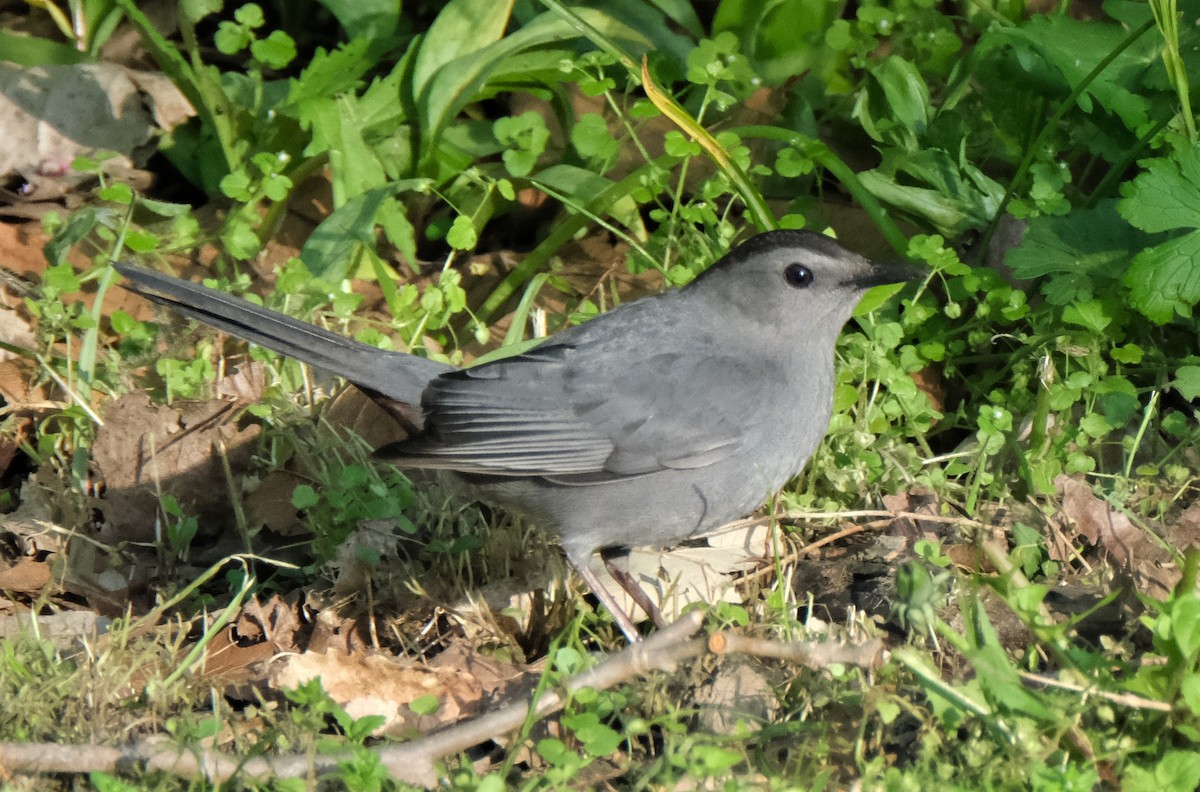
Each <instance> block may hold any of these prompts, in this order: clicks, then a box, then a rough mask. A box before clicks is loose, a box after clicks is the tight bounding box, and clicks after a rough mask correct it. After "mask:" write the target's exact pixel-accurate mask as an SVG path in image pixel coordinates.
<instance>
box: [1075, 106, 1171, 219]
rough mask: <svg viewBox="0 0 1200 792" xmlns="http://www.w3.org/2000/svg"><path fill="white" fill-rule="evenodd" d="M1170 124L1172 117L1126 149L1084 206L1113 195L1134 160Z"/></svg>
mask: <svg viewBox="0 0 1200 792" xmlns="http://www.w3.org/2000/svg"><path fill="white" fill-rule="evenodd" d="M1170 123H1171V117H1170V116H1168V117H1167V118H1164V119H1163V120H1161V121H1159V122H1158V123H1157V124H1155V125H1154V126H1152V127H1150V129H1149V130H1147V131H1146V133H1145V134H1144V135H1142V136H1141V137H1140V138H1138V141H1137V144H1136V145H1133V146H1130V147H1129V148H1128V149H1126V150H1125V153H1124V154H1122V155H1121V159H1119V160H1117V161H1116V162H1114V163H1113V164H1112V166H1111V167H1110V168H1109V169H1108V172H1107V173H1105V174H1104V178H1102V179H1101V180H1100V183H1099V184H1097V185H1096V188H1095V189H1094V190H1092V193H1091V195H1089V196H1088V197H1087V200H1086V201H1085V202H1084V206H1087V207H1093V206H1095V205H1096V203H1097V202H1099V201H1100V199H1101V198H1104V197H1105V196H1108V195H1111V194H1112V193H1113V191H1114V188H1115V187H1116V184H1117V182H1119V181H1121V180H1122V179H1124V178H1125V173H1126V172H1127V171H1128V170H1129V166H1130V165H1132V164H1133V162H1134V160H1136V159H1137V158H1138V157H1140V156H1142V154H1144V153H1145V151H1146V149H1148V148H1149V147H1150V141H1152V140H1154V138H1156V137H1157V136H1158V133H1160V132H1162V131H1163V130H1164V129H1166V128H1167V126H1168V125H1169V124H1170Z"/></svg>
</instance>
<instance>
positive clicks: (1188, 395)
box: [1171, 366, 1200, 401]
mask: <svg viewBox="0 0 1200 792" xmlns="http://www.w3.org/2000/svg"><path fill="white" fill-rule="evenodd" d="M1171 386H1172V387H1173V388H1175V390H1177V391H1179V395H1180V396H1182V397H1183V398H1185V399H1187V400H1188V401H1194V400H1195V399H1197V398H1200V366H1180V367H1179V368H1177V369H1175V379H1174V380H1173V381H1172V382H1171Z"/></svg>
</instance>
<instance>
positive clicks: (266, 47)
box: [250, 30, 296, 69]
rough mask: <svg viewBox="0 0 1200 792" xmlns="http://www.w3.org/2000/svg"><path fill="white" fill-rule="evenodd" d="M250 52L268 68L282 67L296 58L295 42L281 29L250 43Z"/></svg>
mask: <svg viewBox="0 0 1200 792" xmlns="http://www.w3.org/2000/svg"><path fill="white" fill-rule="evenodd" d="M250 54H252V55H253V56H254V58H255V59H256V60H258V61H261V62H262V63H265V64H266V65H267V67H268V68H271V69H282V68H283V67H284V66H287V65H288V64H289V63H291V62H292V61H293V60H295V59H296V42H295V41H293V40H292V37H291V36H289V35H288V34H287V33H284V32H283V31H282V30H274V31H271V35H269V36H267V37H266V38H264V39H259V40H258V41H255V42H252V43H251V44H250Z"/></svg>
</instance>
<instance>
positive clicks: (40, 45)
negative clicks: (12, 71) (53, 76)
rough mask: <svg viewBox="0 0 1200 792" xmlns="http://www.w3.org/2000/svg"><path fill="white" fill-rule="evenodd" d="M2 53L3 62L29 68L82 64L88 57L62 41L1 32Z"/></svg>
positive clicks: (0, 46) (0, 49)
mask: <svg viewBox="0 0 1200 792" xmlns="http://www.w3.org/2000/svg"><path fill="white" fill-rule="evenodd" d="M0 53H3V60H6V61H9V62H11V63H15V64H17V65H18V66H27V67H28V66H49V65H52V64H60V65H62V64H68V63H80V62H82V61H83V60H84V59H85V57H86V56H85V55H84V53H82V52H80V51H79V50H77V49H75V48H74V47H72V46H70V45H69V44H64V43H62V42H60V41H51V40H50V39H45V38H39V37H37V36H18V35H15V34H13V33H5V32H3V31H0Z"/></svg>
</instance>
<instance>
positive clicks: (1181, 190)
mask: <svg viewBox="0 0 1200 792" xmlns="http://www.w3.org/2000/svg"><path fill="white" fill-rule="evenodd" d="M1140 164H1141V165H1142V167H1143V168H1144V169H1145V170H1144V172H1143V173H1142V174H1141V175H1139V176H1138V177H1137V178H1136V179H1134V180H1133V181H1132V182H1130V183H1129V184H1127V185H1126V186H1125V189H1124V190H1123V192H1124V193H1125V194H1126V196H1127V197H1126V198H1124V199H1123V200H1122V201H1121V202H1120V203H1119V204H1118V205H1117V209H1118V210H1119V211H1120V212H1121V215H1122V216H1123V217H1125V219H1127V220H1128V221H1129V222H1130V223H1133V224H1134V225H1135V226H1137V227H1138V228H1140V229H1142V230H1143V231H1149V232H1150V233H1157V232H1159V231H1173V230H1175V229H1179V228H1200V144H1196V145H1193V146H1192V147H1191V148H1188V149H1186V150H1184V151H1182V152H1180V153H1179V155H1178V156H1177V157H1160V158H1157V159H1152V160H1145V161H1143V162H1141V163H1140Z"/></svg>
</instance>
